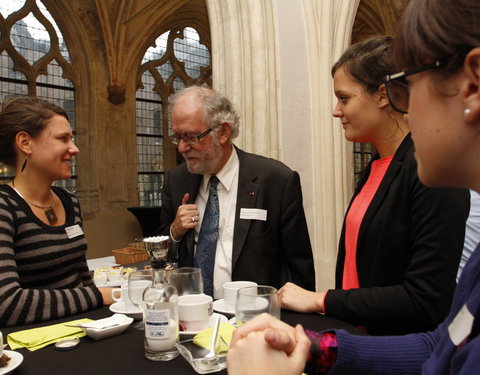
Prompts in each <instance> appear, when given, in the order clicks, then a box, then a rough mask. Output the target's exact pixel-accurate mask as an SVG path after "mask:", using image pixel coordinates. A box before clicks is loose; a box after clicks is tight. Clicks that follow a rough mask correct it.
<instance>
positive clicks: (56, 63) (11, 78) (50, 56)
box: [0, 0, 76, 191]
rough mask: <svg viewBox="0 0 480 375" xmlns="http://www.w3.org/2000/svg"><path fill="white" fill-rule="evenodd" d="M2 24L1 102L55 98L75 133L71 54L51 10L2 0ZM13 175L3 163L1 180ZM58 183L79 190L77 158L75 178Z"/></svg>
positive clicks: (32, 0)
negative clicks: (69, 74)
mask: <svg viewBox="0 0 480 375" xmlns="http://www.w3.org/2000/svg"><path fill="white" fill-rule="evenodd" d="M13 20H16V21H15V22H13ZM0 23H1V24H2V25H3V27H4V28H5V29H6V30H7V32H6V33H3V34H0V46H2V47H0V48H1V49H0V101H2V102H3V101H4V100H5V99H7V98H10V97H16V96H27V95H29V96H37V97H41V98H43V99H46V100H48V101H51V102H53V103H55V104H57V105H59V106H60V107H62V108H64V109H65V110H66V111H67V113H68V116H69V120H70V124H71V125H72V128H73V130H74V132H75V107H74V102H75V91H74V87H73V83H72V81H71V80H70V79H67V78H65V77H64V71H65V69H71V64H70V55H69V52H68V48H67V46H66V44H65V40H64V38H63V36H62V33H61V31H60V29H59V28H58V26H57V24H56V23H55V21H54V19H53V17H52V16H51V14H50V12H49V11H48V10H47V8H46V7H45V6H44V5H43V3H42V2H41V1H40V0H9V1H2V2H0ZM9 25H10V26H9ZM51 28H53V30H54V31H55V35H52V34H51V31H49V29H51ZM53 43H56V44H57V45H54V44H53ZM57 48H58V49H57ZM13 176H14V169H13V168H11V167H8V166H5V165H2V164H0V183H4V182H7V181H8V180H10V179H11V178H12V177H13ZM55 185H57V186H62V187H64V188H66V189H68V190H70V191H75V190H76V163H75V160H74V163H73V166H72V179H70V180H63V181H56V183H55Z"/></svg>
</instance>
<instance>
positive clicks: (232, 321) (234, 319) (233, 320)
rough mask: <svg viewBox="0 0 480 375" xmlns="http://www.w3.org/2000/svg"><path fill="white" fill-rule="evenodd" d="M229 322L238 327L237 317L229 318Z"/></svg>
mask: <svg viewBox="0 0 480 375" xmlns="http://www.w3.org/2000/svg"><path fill="white" fill-rule="evenodd" d="M228 324H230V325H232V326H234V327H235V328H237V319H236V318H235V317H233V318H230V319H229V320H228Z"/></svg>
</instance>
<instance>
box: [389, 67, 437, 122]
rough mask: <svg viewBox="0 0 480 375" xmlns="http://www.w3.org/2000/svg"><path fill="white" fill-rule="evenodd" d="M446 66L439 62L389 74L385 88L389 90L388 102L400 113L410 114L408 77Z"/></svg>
mask: <svg viewBox="0 0 480 375" xmlns="http://www.w3.org/2000/svg"><path fill="white" fill-rule="evenodd" d="M442 65H444V62H443V61H441V60H437V61H435V62H434V63H431V64H426V65H422V66H417V67H416V68H412V69H409V70H405V71H403V72H400V73H395V74H389V75H388V76H386V77H385V78H384V80H383V81H384V82H385V87H386V89H387V96H388V101H389V102H390V105H391V106H392V108H393V109H394V110H395V111H397V112H400V113H404V114H406V113H408V101H409V99H410V94H409V90H408V81H407V77H408V76H411V75H413V74H417V73H421V72H424V71H426V70H430V69H437V68H439V67H440V66H442Z"/></svg>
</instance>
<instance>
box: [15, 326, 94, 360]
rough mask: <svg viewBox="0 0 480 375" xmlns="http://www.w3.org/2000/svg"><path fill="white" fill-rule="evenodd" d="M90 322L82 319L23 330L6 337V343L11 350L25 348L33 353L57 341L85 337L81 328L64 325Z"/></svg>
mask: <svg viewBox="0 0 480 375" xmlns="http://www.w3.org/2000/svg"><path fill="white" fill-rule="evenodd" d="M91 321H92V319H87V318H84V319H77V320H72V321H70V322H65V323H59V324H53V325H50V326H45V327H39V328H32V329H25V330H23V331H17V332H13V333H10V334H9V335H8V336H7V342H8V345H10V348H11V349H12V350H16V349H18V348H27V349H28V350H30V351H32V352H33V351H34V350H37V349H41V348H44V347H45V346H47V345H50V344H54V343H56V342H57V341H61V340H65V339H74V338H76V337H83V336H86V334H87V333H86V332H85V330H84V329H83V328H80V327H78V328H77V327H67V326H65V324H80V323H88V322H91Z"/></svg>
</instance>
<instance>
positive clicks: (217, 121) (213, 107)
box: [170, 86, 240, 139]
mask: <svg viewBox="0 0 480 375" xmlns="http://www.w3.org/2000/svg"><path fill="white" fill-rule="evenodd" d="M185 95H193V97H194V98H195V99H196V100H198V101H199V102H200V103H201V104H202V107H203V111H204V120H205V123H206V124H207V125H208V127H210V128H214V127H215V126H217V125H221V124H224V123H226V122H228V123H229V124H230V127H231V129H232V134H231V136H230V138H231V139H233V138H236V137H237V136H238V133H239V130H238V127H239V120H240V116H239V115H238V113H237V111H236V110H235V108H233V105H232V103H231V102H230V100H228V98H227V97H226V96H225V95H223V94H220V93H219V92H216V91H214V90H212V89H211V88H209V87H205V86H190V87H187V88H184V89H183V90H181V91H179V92H177V93H175V95H173V96H172V97H171V100H170V104H171V105H172V106H174V105H175V103H176V102H177V101H178V100H179V99H180V98H182V97H183V96H185Z"/></svg>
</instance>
